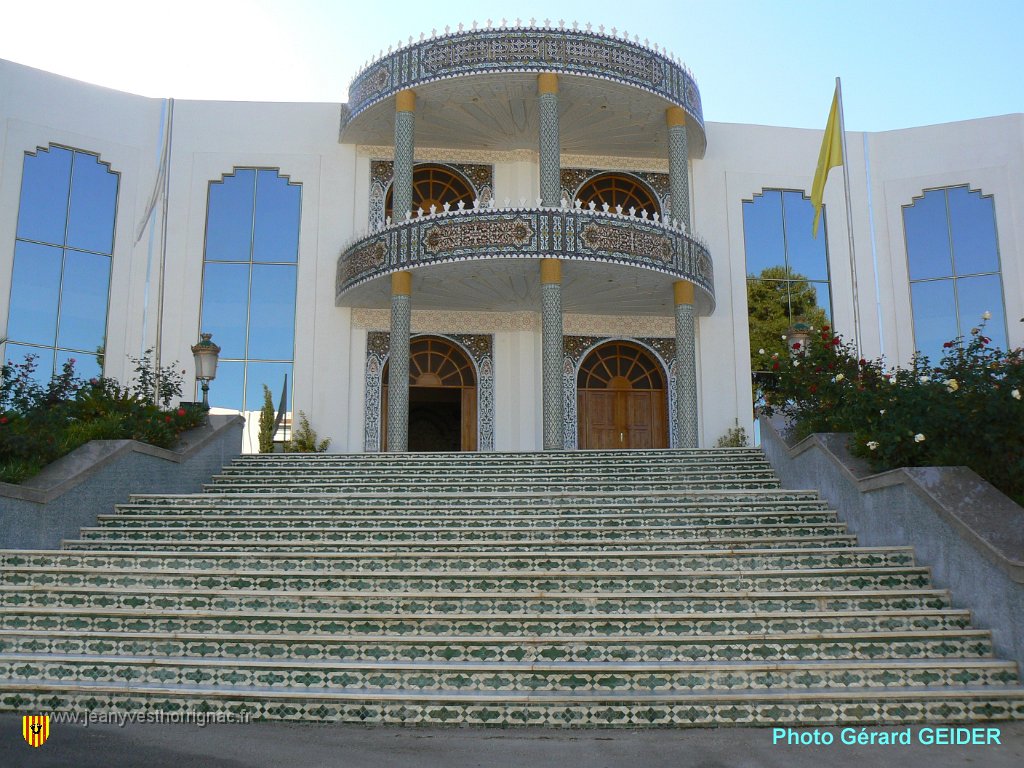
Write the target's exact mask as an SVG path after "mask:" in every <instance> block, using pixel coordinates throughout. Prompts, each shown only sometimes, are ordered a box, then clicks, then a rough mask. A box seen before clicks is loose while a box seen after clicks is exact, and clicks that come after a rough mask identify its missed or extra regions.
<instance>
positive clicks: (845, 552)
mask: <svg viewBox="0 0 1024 768" xmlns="http://www.w3.org/2000/svg"><path fill="white" fill-rule="evenodd" d="M913 564H914V553H913V550H912V549H911V548H910V547H857V548H852V547H850V548H844V549H827V548H826V549H820V550H814V549H792V550H785V549H765V550H757V549H749V550H743V551H740V552H734V551H729V550H722V549H717V550H713V549H712V550H704V551H700V550H675V551H666V552H622V551H619V552H603V553H592V552H588V551H586V550H582V551H576V552H559V553H552V554H544V553H536V554H535V553H531V552H448V551H439V552H407V553H393V552H294V553H293V552H259V551H256V552H253V551H243V552H210V553H206V552H147V551H140V552H102V551H81V552H77V551H76V552H70V551H59V552H55V551H49V550H0V567H2V568H93V569H104V570H105V569H133V568H134V569H139V570H143V571H150V570H158V569H188V570H195V571H200V572H205V571H208V570H218V569H227V570H231V571H243V570H255V571H260V572H263V573H266V574H271V575H272V574H281V573H293V572H299V571H307V572H314V573H321V574H346V575H352V574H366V575H369V574H383V573H387V574H404V573H415V572H422V573H429V574H435V575H446V574H458V573H464V572H474V573H484V574H490V573H493V574H495V575H498V576H504V575H506V574H507V573H509V572H524V573H530V572H545V573H571V574H586V573H595V574H598V573H601V572H604V571H623V572H629V573H632V574H633V575H635V576H638V577H643V576H644V575H646V574H648V573H680V572H684V571H692V572H697V573H700V572H703V571H715V570H732V571H736V570H739V571H755V570H767V571H774V570H791V569H796V568H806V569H829V568H866V569H872V568H892V567H896V568H898V567H910V566H912V565H913Z"/></svg>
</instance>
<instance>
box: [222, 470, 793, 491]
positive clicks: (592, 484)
mask: <svg viewBox="0 0 1024 768" xmlns="http://www.w3.org/2000/svg"><path fill="white" fill-rule="evenodd" d="M689 486H692V487H693V488H695V489H698V490H705V491H710V490H731V489H735V488H747V489H759V488H779V487H780V486H779V481H778V479H777V478H776V477H775V476H774V475H771V474H769V473H765V474H764V475H762V476H757V475H744V476H742V477H734V478H733V477H728V476H722V477H717V476H700V477H688V478H679V479H672V480H661V479H652V480H638V479H636V478H634V479H631V480H604V479H594V478H591V479H589V480H558V479H551V480H544V479H540V480H537V481H534V480H533V479H532V478H531V479H529V480H526V479H520V480H512V481H504V482H502V481H498V480H495V481H493V482H488V483H481V482H475V481H469V482H465V483H463V484H462V485H460V484H458V483H455V482H449V481H447V480H442V479H438V480H413V481H407V482H403V483H397V482H394V483H382V482H378V481H375V480H372V481H363V482H351V483H346V482H341V481H338V480H332V479H330V478H327V477H322V478H318V477H300V476H289V477H282V478H280V479H276V480H272V479H270V478H265V479H263V480H250V479H247V478H226V477H215V478H214V479H213V481H212V482H210V483H207V484H205V485H203V490H204V491H206V492H208V493H218V494H223V493H246V492H248V493H309V492H310V491H311V489H312V490H313V491H314V492H316V493H321V494H328V493H335V494H341V493H349V492H351V493H354V494H360V493H363V494H366V493H377V494H393V493H410V494H419V495H421V496H428V495H432V494H435V493H457V492H460V491H468V490H470V489H472V490H473V491H474V492H475V493H490V494H506V493H561V492H567V491H568V492H572V493H580V492H588V491H593V492H595V493H600V492H605V493H627V492H628V493H647V492H649V491H677V492H678V491H679V489H680V488H686V487H689Z"/></svg>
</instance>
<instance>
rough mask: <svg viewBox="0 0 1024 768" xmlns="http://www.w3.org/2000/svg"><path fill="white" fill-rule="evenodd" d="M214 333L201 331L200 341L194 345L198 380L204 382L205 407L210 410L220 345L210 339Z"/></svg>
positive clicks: (193, 354) (193, 350)
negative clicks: (211, 388) (212, 385)
mask: <svg viewBox="0 0 1024 768" xmlns="http://www.w3.org/2000/svg"><path fill="white" fill-rule="evenodd" d="M212 336H213V334H212V333H200V334H199V343H198V344H194V345H193V346H192V356H193V357H194V358H195V361H196V381H201V382H203V408H205V409H206V410H210V400H209V393H210V382H211V381H213V380H214V379H215V378H217V359H218V355H220V347H218V346H217V345H216V344H214V343H213V342H212V341H210V338H211V337H212Z"/></svg>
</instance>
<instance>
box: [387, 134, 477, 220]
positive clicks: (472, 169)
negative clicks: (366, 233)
mask: <svg viewBox="0 0 1024 768" xmlns="http://www.w3.org/2000/svg"><path fill="white" fill-rule="evenodd" d="M392 151H393V150H392ZM414 158H415V160H416V161H417V162H422V161H423V158H420V157H419V156H418V155H416V154H415V153H414ZM430 162H432V163H435V164H438V165H446V166H448V167H449V168H451V169H452V170H454V171H457V172H458V173H459V174H461V175H462V176H463V177H464V178H465V179H466V180H467V181H468V182H469V184H470V186H471V187H472V188H473V192H474V193H475V195H476V198H477V199H478V200H480V202H481V205H487V204H489V203H490V202H491V198H492V197H493V190H494V166H493V165H486V164H484V163H449V162H444V161H441V160H431V161H430ZM415 170H416V169H415V167H414V168H413V172H414V173H415ZM394 178H395V164H394V162H392V161H391V160H371V161H370V206H369V211H370V213H369V224H370V231H375V230H378V229H381V228H382V227H383V226H384V224H385V221H386V218H385V211H386V210H387V208H386V206H385V203H386V201H387V193H388V187H390V186H391V183H392V182H393V181H394Z"/></svg>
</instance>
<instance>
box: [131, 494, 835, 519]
mask: <svg viewBox="0 0 1024 768" xmlns="http://www.w3.org/2000/svg"><path fill="white" fill-rule="evenodd" d="M779 504H783V505H789V504H793V505H795V506H802V507H811V508H815V509H825V508H827V505H826V504H825V503H824V502H823V501H821V499H820V498H819V497H818V495H817V494H816V493H813V492H810V491H789V490H785V489H783V488H765V489H761V490H742V489H740V490H736V489H730V490H727V491H718V492H715V491H706V490H698V489H688V490H685V491H680V490H678V489H677V490H672V491H654V490H648V491H645V492H644V493H642V494H638V493H626V494H623V493H615V492H610V493H604V492H600V493H599V492H596V491H595V492H593V493H585V494H580V493H561V492H553V491H548V492H545V493H525V492H515V493H504V494H499V493H478V492H475V491H472V490H469V489H464V490H461V491H458V492H454V491H451V490H450V489H448V490H447V491H446V492H444V493H431V494H425V493H391V492H389V493H388V494H386V495H382V494H381V493H380V492H379V489H378V492H374V493H365V494H353V493H346V494H343V495H339V494H326V493H320V492H319V491H318V490H316V489H315V488H313V489H310V488H308V487H307V488H305V489H304V491H303V492H301V493H277V492H275V493H241V492H239V493H231V494H209V493H196V494H177V495H175V496H168V495H160V494H152V495H148V494H133V495H132V496H131V497H130V500H129V503H128V504H125V505H118V509H120V508H121V507H135V508H138V507H144V506H150V507H153V506H155V507H160V508H166V509H180V508H186V507H193V508H199V509H204V508H218V509H221V508H235V509H243V508H246V507H258V508H266V507H276V508H280V509H284V508H286V507H287V508H292V509H301V510H306V509H334V510H342V509H344V510H356V509H359V508H369V509H390V508H393V507H397V508H399V509H409V508H421V509H430V510H442V511H443V510H448V511H452V510H455V511H458V512H459V513H460V514H465V512H463V510H481V511H491V512H493V511H494V510H499V509H510V510H512V511H514V512H517V511H521V510H522V511H525V510H530V509H538V510H544V509H553V510H568V509H574V508H583V509H590V508H596V507H600V508H602V509H606V510H610V511H622V512H629V511H630V510H631V509H634V508H636V509H638V510H647V509H655V508H658V507H662V508H678V507H684V508H690V507H696V506H706V507H708V508H709V509H710V508H714V509H720V510H721V509H731V508H734V507H735V506H736V505H739V506H756V507H766V506H767V507H775V506H777V505H779Z"/></svg>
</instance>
